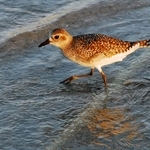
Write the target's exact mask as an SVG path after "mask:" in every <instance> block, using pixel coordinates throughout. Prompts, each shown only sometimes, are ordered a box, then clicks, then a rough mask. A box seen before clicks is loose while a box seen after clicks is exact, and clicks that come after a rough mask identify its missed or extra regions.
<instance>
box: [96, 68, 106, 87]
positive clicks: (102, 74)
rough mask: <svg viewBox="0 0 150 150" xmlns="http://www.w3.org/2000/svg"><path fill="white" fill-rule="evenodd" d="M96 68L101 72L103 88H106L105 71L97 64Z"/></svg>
mask: <svg viewBox="0 0 150 150" xmlns="http://www.w3.org/2000/svg"><path fill="white" fill-rule="evenodd" d="M97 69H98V71H99V72H100V73H101V76H102V78H103V81H104V85H105V89H107V78H106V75H105V73H104V72H103V70H102V69H101V67H100V66H97Z"/></svg>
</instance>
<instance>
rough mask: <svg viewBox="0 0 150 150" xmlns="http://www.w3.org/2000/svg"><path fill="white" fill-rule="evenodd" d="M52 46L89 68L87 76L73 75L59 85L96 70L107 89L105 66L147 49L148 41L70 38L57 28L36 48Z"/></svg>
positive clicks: (87, 36) (90, 74) (94, 36)
mask: <svg viewBox="0 0 150 150" xmlns="http://www.w3.org/2000/svg"><path fill="white" fill-rule="evenodd" d="M47 44H52V45H54V46H56V47H58V48H59V49H60V50H61V51H62V53H63V54H64V56H65V57H67V58H69V59H70V60H71V61H73V62H75V63H78V64H80V65H82V66H85V67H89V68H91V71H90V72H89V73H87V74H82V75H74V76H70V77H69V78H67V79H65V80H64V81H62V82H61V83H65V84H67V83H70V82H71V81H73V80H75V79H78V78H81V77H87V76H92V75H93V74H94V68H96V69H98V71H99V72H100V74H101V76H102V79H103V81H104V85H105V88H107V79H106V75H105V73H104V72H103V70H102V67H103V66H105V65H109V64H112V63H114V62H118V61H122V60H123V59H124V58H125V57H126V56H127V55H129V54H131V53H133V52H134V51H136V50H137V49H139V48H143V47H149V46H150V39H147V40H140V41H135V42H131V41H123V40H120V39H117V38H114V37H110V36H107V35H104V34H85V35H77V36H72V35H71V34H69V33H68V32H67V31H66V30H65V29H62V28H57V29H54V30H53V31H52V34H51V37H49V38H48V39H47V40H45V41H44V42H43V43H41V44H40V45H39V46H38V47H42V46H45V45H47Z"/></svg>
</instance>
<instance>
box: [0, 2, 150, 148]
mask: <svg viewBox="0 0 150 150" xmlns="http://www.w3.org/2000/svg"><path fill="white" fill-rule="evenodd" d="M45 3H46V1H45ZM93 8H94V9H93ZM38 12H39V11H38ZM87 14H88V15H87ZM83 17H84V20H83ZM149 18H150V2H149V1H142V2H140V1H135V2H133V3H130V1H126V2H123V1H119V2H117V1H111V2H109V1H100V2H99V3H98V4H96V5H93V6H88V7H86V8H85V9H82V10H78V11H76V12H71V13H69V14H67V15H66V16H65V17H62V18H57V21H56V22H54V23H51V24H50V25H49V26H48V25H47V24H46V25H45V26H44V27H41V28H37V29H35V30H34V31H30V32H29V31H26V32H23V33H22V34H19V35H17V36H14V37H12V38H11V39H9V40H8V41H6V42H5V43H2V44H1V45H0V46H1V50H0V62H1V64H0V82H1V85H0V89H1V90H0V97H1V99H0V103H1V106H0V127H1V128H0V135H1V136H0V149H3V150H10V149H14V150H15V149H16V150H19V149H20V150H23V149H24V150H26V149H28V150H32V149H39V150H43V149H48V150H55V149H58V150H59V149H74V150H75V149H78V150H80V149H81V150H84V149H85V150H87V149H94V150H95V149H103V150H105V149H106V150H110V149H111V150H113V149H117V150H121V149H127V150H130V149H136V150H141V149H142V150H148V149H150V101H149V100H150V59H149V58H150V51H149V49H148V48H147V49H141V50H139V51H137V52H135V53H134V54H131V55H130V56H129V57H127V58H126V59H125V60H124V61H123V62H119V63H115V64H112V65H109V66H106V67H104V68H103V71H104V72H105V74H106V75H107V78H108V86H109V88H108V91H107V93H106V92H105V90H104V87H103V82H102V79H101V76H100V75H99V73H98V71H96V70H95V74H94V76H92V77H89V78H84V79H82V80H77V81H74V82H72V83H71V84H69V85H66V86H65V85H62V84H59V82H60V81H62V80H63V79H65V78H66V77H68V76H69V75H73V74H81V73H85V72H88V71H89V69H88V68H84V67H81V66H78V65H77V64H74V63H72V62H70V61H69V60H67V59H66V58H64V57H63V56H62V54H61V52H60V51H59V50H58V49H57V48H55V47H53V46H46V47H43V48H41V49H39V48H38V47H37V46H38V44H40V43H41V42H42V41H43V40H44V39H45V38H47V36H48V34H49V31H50V29H51V28H54V27H58V26H59V25H60V26H61V27H62V26H64V27H65V28H66V29H67V30H68V31H70V32H71V33H72V34H73V35H77V34H85V33H97V32H98V33H104V34H107V35H111V36H115V37H118V38H121V39H124V40H131V41H134V40H140V39H147V38H150V32H149V31H150V26H149V23H150V19H149Z"/></svg>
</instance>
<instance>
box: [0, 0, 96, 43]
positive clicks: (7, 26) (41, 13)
mask: <svg viewBox="0 0 150 150" xmlns="http://www.w3.org/2000/svg"><path fill="white" fill-rule="evenodd" d="M97 1H98V0H97ZM93 3H96V0H92V1H86V2H83V1H82V0H78V1H73V0H61V1H54V0H51V1H49V0H45V1H42V0H38V1H30V0H27V1H19V0H8V1H6V0H1V1H0V32H1V34H0V42H3V41H4V40H5V39H8V38H10V37H13V36H15V35H17V34H19V33H23V32H27V31H31V30H34V29H35V30H36V29H37V28H39V27H41V26H43V25H46V24H47V23H50V22H52V21H54V20H55V19H58V18H59V17H60V16H63V15H65V14H66V13H70V12H72V11H75V10H78V9H81V8H82V7H85V6H88V5H91V4H93ZM76 6H78V7H76Z"/></svg>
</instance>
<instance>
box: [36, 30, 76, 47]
mask: <svg viewBox="0 0 150 150" xmlns="http://www.w3.org/2000/svg"><path fill="white" fill-rule="evenodd" d="M72 39H73V37H72V36H71V35H70V34H69V33H68V32H67V31H66V30H64V29H61V28H57V29H54V30H53V31H52V34H51V36H50V37H49V38H48V39H47V40H45V41H44V42H42V43H41V44H40V45H39V46H38V47H42V46H45V45H47V44H52V45H54V46H57V47H59V48H60V49H65V48H66V47H68V45H69V44H70V43H71V42H72Z"/></svg>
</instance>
